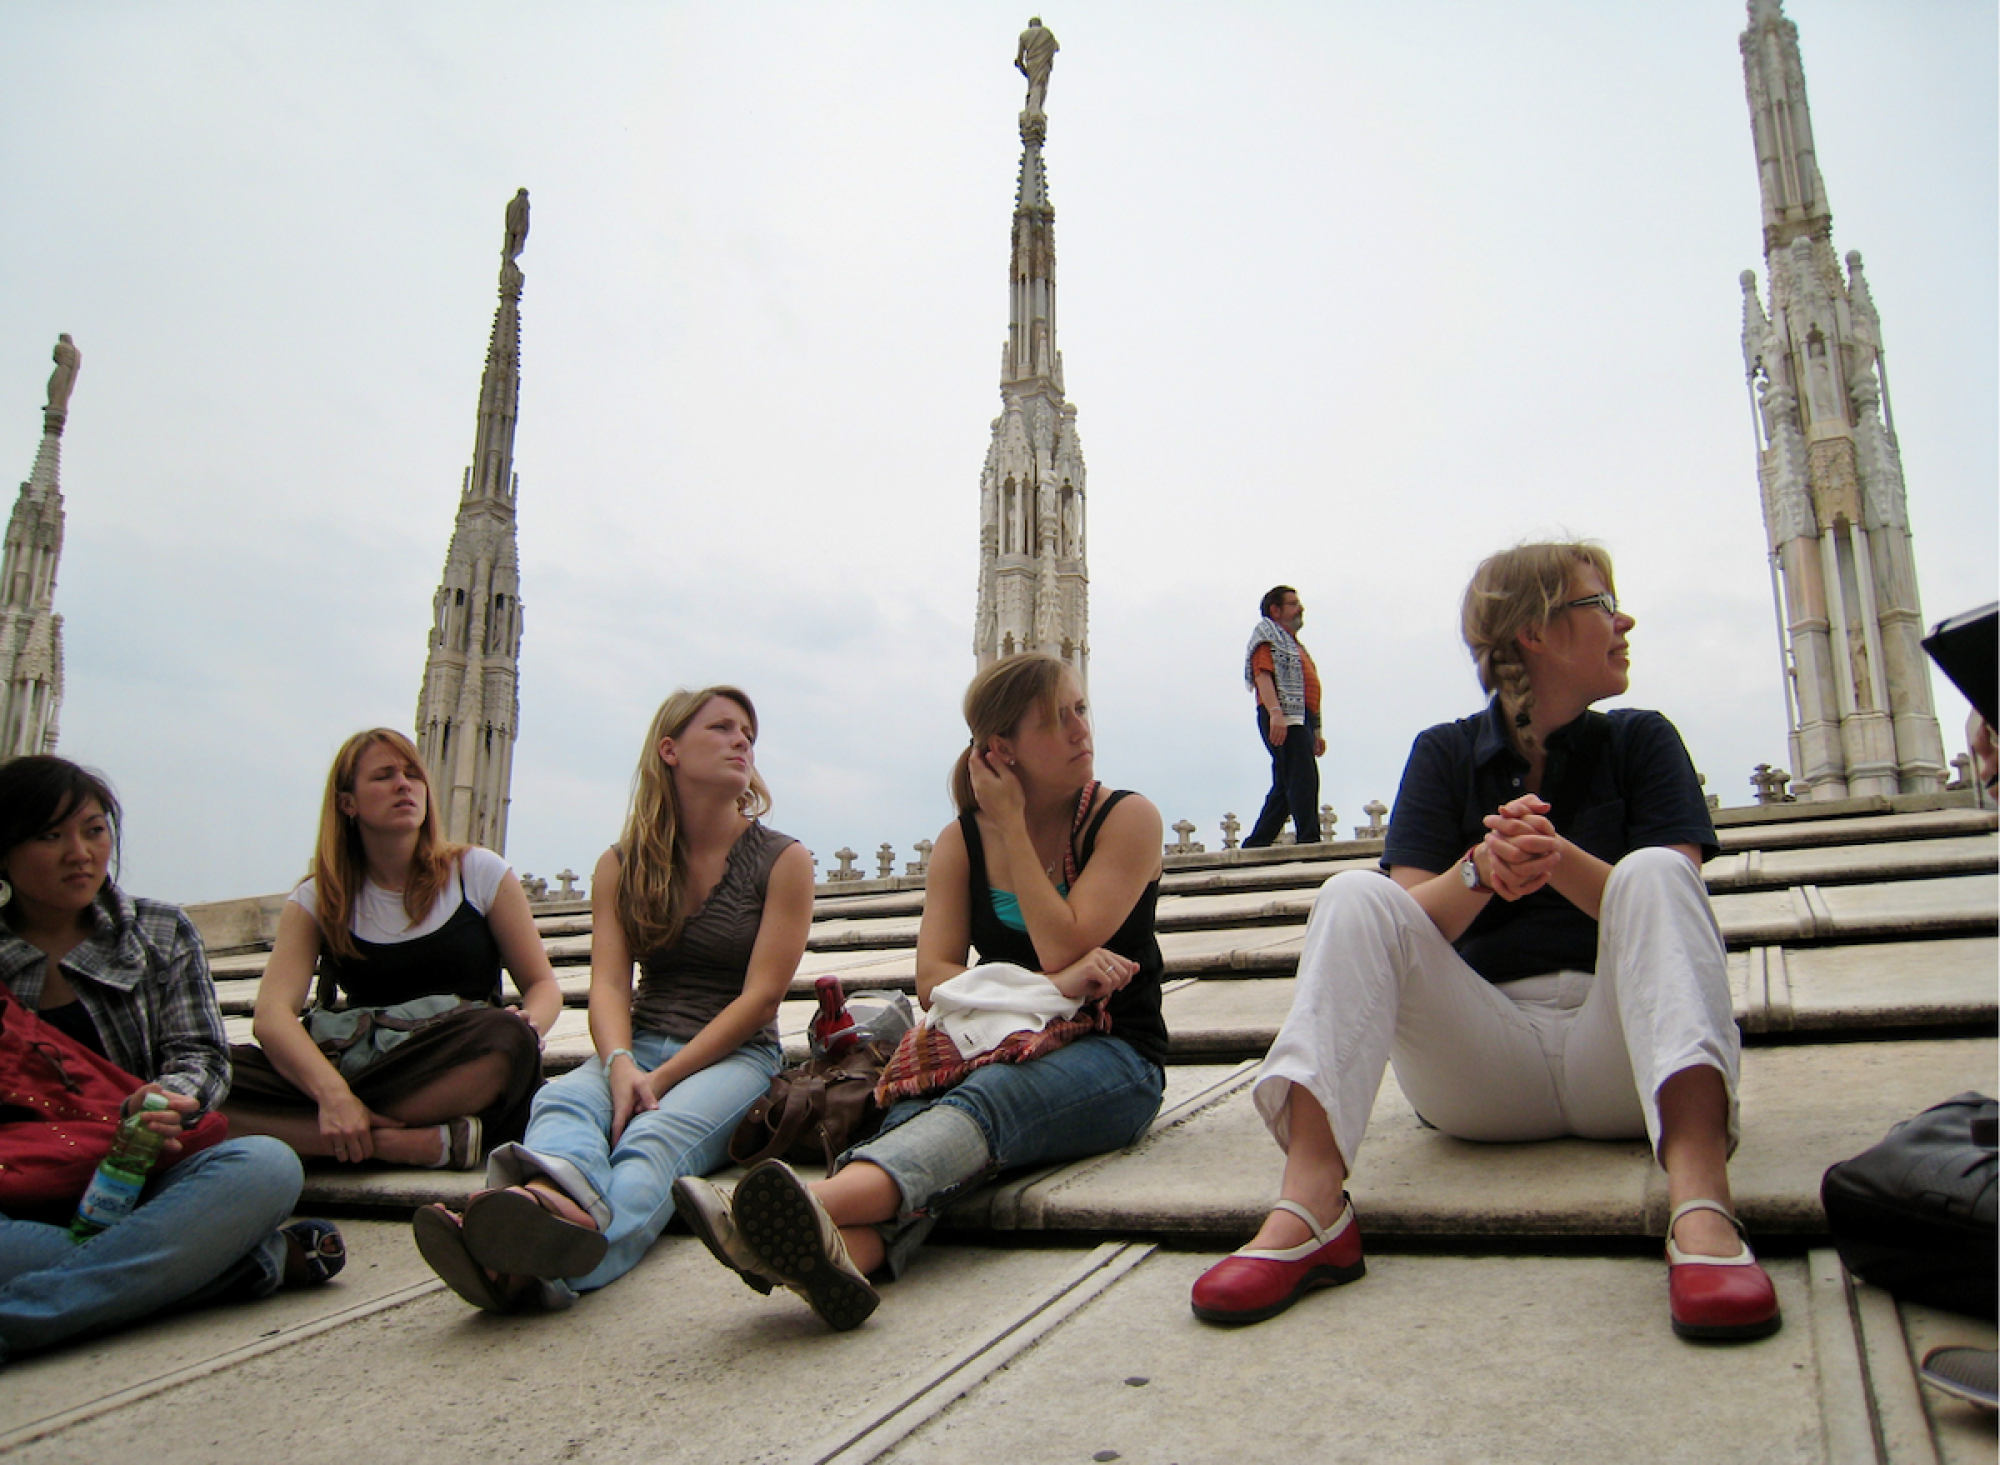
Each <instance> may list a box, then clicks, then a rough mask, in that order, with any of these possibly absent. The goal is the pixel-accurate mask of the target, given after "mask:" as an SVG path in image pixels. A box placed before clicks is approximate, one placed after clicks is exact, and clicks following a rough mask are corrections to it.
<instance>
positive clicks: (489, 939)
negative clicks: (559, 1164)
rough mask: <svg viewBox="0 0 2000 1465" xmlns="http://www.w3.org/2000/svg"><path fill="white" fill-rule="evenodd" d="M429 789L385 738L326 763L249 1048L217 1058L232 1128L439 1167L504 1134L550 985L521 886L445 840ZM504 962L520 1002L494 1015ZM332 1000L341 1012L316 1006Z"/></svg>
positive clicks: (477, 853) (519, 1121) (510, 1130)
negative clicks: (313, 993)
mask: <svg viewBox="0 0 2000 1465" xmlns="http://www.w3.org/2000/svg"><path fill="white" fill-rule="evenodd" d="M430 793H431V790H430V779H429V778H428V777H427V776H426V774H425V772H424V765H423V760H422V759H421V758H420V757H419V756H418V754H417V750H416V747H415V745H414V744H412V743H411V742H410V740H409V739H408V738H406V737H404V736H403V734H401V733H399V732H394V731H392V730H391V729H389V728H381V727H378V728H372V729H370V730H369V731H367V732H362V733H356V734H355V735H354V736H353V737H351V738H349V739H348V740H347V742H346V743H345V744H344V745H342V747H341V750H340V753H339V754H338V756H336V757H335V759H334V761H333V770H332V772H331V773H329V774H328V775H327V781H326V798H325V801H324V803H323V805H322V806H321V809H320V827H319V846H318V848H317V849H316V850H315V852H314V855H313V865H312V877H311V878H310V879H308V880H306V881H305V882H304V883H303V884H301V885H300V886H299V887H298V889H296V890H294V891H293V892H292V896H291V899H290V900H288V901H286V902H285V908H284V911H283V913H282V914H281V915H280V916H279V918H278V939H277V942H276V944H275V945H274V946H273V948H272V951H271V960H270V963H269V965H267V966H266V967H265V968H264V980H263V982H262V984H261V985H260V986H259V987H258V989H257V1012H256V1018H255V1022H254V1027H253V1031H254V1032H255V1034H256V1037H257V1042H256V1044H247V1043H246V1044H238V1045H237V1046H236V1047H235V1048H234V1049H233V1050H232V1054H231V1056H232V1059H233V1061H234V1064H235V1069H236V1078H235V1083H234V1085H233V1086H232V1088H231V1089H230V1094H229V1102H228V1104H227V1105H226V1106H225V1108H224V1112H226V1113H227V1114H228V1115H229V1119H230V1123H231V1125H232V1126H233V1127H234V1129H235V1131H236V1132H237V1133H239V1134H269V1135H274V1136H276V1137H277V1138H279V1139H281V1140H284V1141H285V1142H286V1143H287V1144H289V1145H291V1146H292V1148H293V1149H295V1150H297V1151H298V1152H299V1154H301V1155H303V1156H308V1157H314V1156H317V1157H323V1158H324V1157H330V1158H332V1159H335V1160H341V1161H345V1162H348V1163H354V1162H357V1161H361V1160H379V1161H386V1162H388V1163H390V1164H397V1165H426V1166H433V1167H444V1166H449V1167H451V1168H453V1169H470V1168H472V1167H474V1166H475V1165H477V1164H478V1163H479V1160H480V1156H481V1153H482V1150H483V1146H484V1144H485V1143H492V1142H495V1141H500V1140H506V1139H512V1138H517V1137H518V1136H519V1135H520V1133H521V1130H522V1128H523V1127H524V1126H525V1124H526V1122H527V1112H528V1101H529V1099H530V1098H532V1097H533V1095H534V1092H535V1090H536V1089H537V1088H538V1087H540V1085H541V1080H542V1064H541V1040H542V1038H543V1037H545V1036H546V1035H547V1033H548V1030H549V1028H550V1027H551V1026H553V1025H554V1023H555V1020H556V1017H557V1016H558V1014H560V1013H561V1011H562V991H561V989H560V988H559V987H558V986H557V985H556V979H555V973H554V972H553V971H552V970H551V969H550V967H549V960H548V956H547V954H546V953H545V952H544V951H543V949H542V943H541V938H540V936H538V935H537V934H536V931H535V923H534V918H533V917H532V916H531V915H530V914H529V911H528V898H527V896H526V894H524V893H523V891H522V889H521V882H520V880H519V879H517V878H516V877H515V875H514V873H513V871H512V870H511V869H509V868H508V865H507V862H506V861H505V860H503V859H501V858H500V856H498V855H496V854H494V853H493V852H492V851H491V850H485V849H480V848H478V847H477V846H468V845H458V844H450V843H447V842H446V841H445V839H444V837H443V835H442V833H441V831H440V828H439V822H438V814H437V807H436V805H435V803H434V802H433V801H432V799H431V796H430ZM503 964H504V965H505V966H506V968H507V970H508V971H509V972H510V973H511V974H512V976H513V978H514V985H515V986H516V987H517V988H518V989H519V990H520V994H521V1005H520V1007H519V1008H503V1007H501V1006H499V1005H498V1002H499V997H500V968H501V966H502V965H503ZM315 966H317V967H318V969H319V974H320V983H319V995H318V1005H317V1008H316V1010H315V1011H314V1012H313V1013H312V1014H311V1016H310V1021H311V1022H312V1023H313V1025H314V1029H313V1030H309V1029H308V1027H307V1025H306V1023H304V1022H301V1021H300V1017H299V1014H300V1011H301V1009H303V1008H304V1007H305V1005H306V999H307V989H308V988H309V987H310V986H311V984H312V978H313V971H314V968H315ZM336 997H338V998H344V999H345V1001H346V1004H347V1010H346V1013H345V1014H338V1013H334V1012H332V1011H330V1009H331V1008H332V1007H333V1004H334V1001H335V999H336ZM357 1009H367V1010H368V1011H369V1013H370V1014H371V1020H370V1021H368V1022H361V1021H358V1020H357V1018H356V1016H355V1014H356V1010H357ZM402 1027H409V1028H410V1029H411V1030H410V1031H408V1033H407V1035H406V1036H401V1037H400V1041H395V1042H394V1043H393V1045H391V1044H390V1043H386V1042H383V1041H382V1038H383V1035H384V1034H397V1033H398V1029H399V1028H402ZM357 1033H358V1034H359V1036H360V1041H359V1042H358V1043H355V1044H353V1045H351V1046H349V1047H347V1048H346V1049H345V1050H343V1049H341V1048H340V1046H339V1044H340V1042H341V1041H342V1040H343V1039H345V1038H347V1037H351V1036H354V1035H355V1034H357ZM356 1049H359V1050H360V1051H358V1052H357V1051H356ZM330 1054H331V1055H332V1056H330Z"/></svg>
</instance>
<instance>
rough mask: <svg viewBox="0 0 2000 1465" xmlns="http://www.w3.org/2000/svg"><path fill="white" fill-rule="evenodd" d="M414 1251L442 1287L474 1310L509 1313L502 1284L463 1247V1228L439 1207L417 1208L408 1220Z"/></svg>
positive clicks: (505, 1290)
mask: <svg viewBox="0 0 2000 1465" xmlns="http://www.w3.org/2000/svg"><path fill="white" fill-rule="evenodd" d="M410 1229H411V1230H412V1231H413V1232H414V1233H415V1234H416V1240H417V1252H418V1254H419V1255H420V1256H422V1257H423V1259H424V1262H425V1264H426V1265H428V1266H429V1267H430V1269H431V1270H432V1271H433V1272H436V1273H437V1274H438V1277H439V1279H440V1280H441V1281H443V1283H444V1284H445V1286H447V1287H449V1288H451V1290H452V1291H454V1292H456V1293H457V1294H458V1295H459V1296H460V1297H461V1298H463V1299H464V1300H465V1301H467V1302H469V1303H471V1304H472V1305H473V1306H474V1307H477V1308H482V1309H484V1310H485V1311H487V1312H512V1311H513V1310H514V1307H513V1302H512V1299H510V1298H509V1297H508V1295H507V1289H506V1286H505V1283H504V1282H503V1281H502V1280H501V1279H499V1278H496V1277H494V1276H493V1275H492V1274H490V1273H489V1272H488V1271H487V1270H486V1268H484V1267H482V1266H481V1265H480V1264H479V1262H478V1261H477V1260H476V1259H475V1258H474V1257H473V1255H472V1252H471V1250H470V1249H469V1248H468V1247H467V1246H466V1244H465V1228H464V1227H463V1226H461V1225H460V1224H459V1219H458V1217H457V1216H455V1215H453V1214H452V1213H451V1212H450V1211H448V1210H446V1209H445V1208H444V1207H443V1206H440V1205H429V1206H423V1207H421V1208H420V1209H419V1210H418V1211H417V1213H416V1215H415V1216H413V1217H411V1218H410Z"/></svg>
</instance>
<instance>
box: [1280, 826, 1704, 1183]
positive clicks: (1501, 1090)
mask: <svg viewBox="0 0 2000 1465" xmlns="http://www.w3.org/2000/svg"><path fill="white" fill-rule="evenodd" d="M1740 1047H1741V1045H1740V1040H1739V1038H1738V1035H1737V1031H1736V1023H1735V1019H1734V1016H1733V1014H1732V1012H1731V1008H1730V999H1729V974H1728V968H1727V965H1726V958H1725V955H1724V950H1723V944H1722V932H1721V930H1720V929H1719V928H1718V927H1717V926H1716V924H1715V916H1714V914H1713V912H1711V911H1710V910H1709V905H1708V892H1707V890H1706V888H1705V887H1704V886H1703V885H1702V882H1701V875H1700V872H1699V871H1697V870H1696V869H1695V866H1694V864H1693V862H1692V861H1690V860H1689V859H1688V858H1687V857H1686V856H1685V855H1682V854H1680V853H1679V852H1677V851H1675V850H1670V849H1663V848H1650V849H1641V850H1635V851H1633V852H1632V853H1631V854H1629V855H1627V856H1626V857H1625V858H1624V859H1622V860H1620V861H1619V862H1618V864H1617V865H1616V866H1615V867H1614V868H1613V869H1612V872H1611V878H1610V880H1609V881H1608V882H1607V883H1606V885H1605V887H1604V899H1603V901H1602V904H1601V908H1600V912H1599V921H1598V937H1597V973H1596V975H1595V976H1592V975H1591V974H1590V973H1588V972H1557V973H1555V974H1553V975H1550V976H1543V977H1527V978H1524V979H1522V980H1520V981H1514V982H1507V983H1504V984H1501V985H1495V984H1494V983H1492V982H1489V981H1487V980H1486V979H1485V978H1484V977H1482V976H1480V975H1479V974H1478V973H1477V972H1475V971H1474V970H1473V969H1472V968H1471V967H1469V966H1467V965H1466V964H1465V963H1464V962H1463V961H1462V960H1460V959H1459V955H1458V953H1457V952H1456V951H1454V950H1452V947H1451V944H1450V943H1449V942H1447V941H1446V940H1445V939H1444V936H1443V935H1442V934H1441V933H1440V932H1439V931H1438V928H1437V927H1436V925H1434V924H1433V923H1432V921H1431V918H1430V917H1429V916H1427V915H1425V914H1424V911H1423V907H1421V906H1419V905H1418V904H1417V902H1416V900H1415V899H1414V898H1413V897H1412V896H1411V895H1410V893H1409V892H1408V891H1406V890H1404V889H1403V888H1402V887H1401V886H1399V885H1397V884H1396V883H1395V881H1393V880H1390V879H1388V878H1387V877H1386V876H1383V875H1380V874H1377V873H1375V872H1373V871H1368V870H1352V871H1348V872H1346V873H1344V874H1340V875H1336V876H1334V877H1333V878H1332V879H1331V880H1328V881H1327V882H1326V884H1325V885H1323V886H1321V887H1320V892H1319V895H1318V897H1317V898H1316V899H1315V900H1314V902H1313V913H1312V920H1311V922H1310V923H1309V924H1308V925H1307V927H1306V937H1305V948H1304V950H1303V951H1302V952H1301V953H1300V956H1299V976H1298V991H1297V993H1296V994H1295V995H1294V996H1293V998H1292V1010H1291V1012H1290V1014H1289V1015H1288V1016H1287V1017H1286V1018H1285V1025H1284V1027H1283V1028H1282V1029H1280V1030H1279V1033H1278V1038H1277V1041H1276V1042H1275V1043H1273V1044H1272V1045H1271V1051H1270V1053H1269V1054H1268V1055H1267V1056H1266V1057H1265V1059H1264V1065H1263V1067H1262V1068H1261V1069H1260V1070H1259V1071H1258V1074H1257V1083H1256V1087H1255V1090H1254V1097H1255V1100H1256V1104H1257V1110H1258V1112H1259V1113H1260V1114H1262V1115H1263V1117H1264V1122H1265V1124H1267V1125H1269V1126H1270V1129H1271V1133H1272V1135H1273V1136H1275V1137H1276V1139H1277V1141H1278V1144H1279V1146H1280V1147H1281V1148H1285V1149H1289V1148H1290V1133H1289V1131H1290V1116H1289V1113H1288V1111H1287V1108H1286V1105H1287V1103H1288V1102H1289V1100H1290V1097H1291V1086H1292V1085H1293V1084H1299V1085H1301V1086H1303V1087H1304V1088H1306V1089H1307V1090H1308V1091H1309V1092H1310V1093H1311V1094H1312V1096H1313V1097H1314V1098H1316V1099H1318V1100H1319V1102H1320V1106H1321V1107H1322V1108H1324V1109H1325V1110H1326V1113H1327V1118H1328V1119H1329V1120H1331V1121H1332V1124H1333V1137H1334V1142H1335V1143H1336V1144H1338V1145H1339V1146H1340V1153H1341V1157H1342V1159H1343V1160H1345V1161H1346V1163H1347V1166H1348V1168H1349V1169H1350V1170H1352V1169H1353V1167H1354V1161H1355V1157H1356V1155H1357V1154H1358V1153H1359V1151H1360V1149H1361V1141H1362V1138H1363V1137H1364V1136H1365V1135H1366V1133H1367V1131H1368V1116H1369V1114H1370V1113H1371V1111H1372V1110H1373V1109H1374V1106H1375V1095H1376V1091H1377V1090H1378V1089H1379V1088H1380V1087H1381V1085H1382V1068H1383V1065H1384V1064H1385V1063H1388V1062H1393V1063H1394V1064H1395V1065H1396V1082H1397V1083H1399V1084H1400V1085H1401V1086H1402V1089H1403V1093H1404V1095H1405V1096H1406V1097H1407V1098H1408V1099H1409V1101H1410V1103H1411V1104H1412V1105H1413V1106H1414V1107H1415V1108H1416V1111H1417V1113H1419V1114H1420V1115H1422V1116H1423V1117H1424V1119H1425V1120H1426V1121H1428V1122H1429V1123H1431V1124H1433V1125H1436V1126H1437V1127H1438V1128H1439V1129H1441V1130H1443V1131H1444V1132H1445V1133H1446V1134H1450V1135H1455V1136H1457V1137H1458V1138H1460V1139H1468V1140H1487V1141H1495V1142H1518V1141H1522V1140H1537V1139H1553V1138H1556V1137H1557V1136H1560V1135H1579V1136H1582V1137H1583V1138H1586V1139H1636V1138H1637V1137H1638V1136H1640V1135H1641V1134H1643V1135H1645V1136H1646V1137H1647V1139H1648V1140H1649V1141H1651V1143H1652V1147H1653V1153H1654V1154H1655V1155H1658V1153H1659V1148H1660V1105H1659V1091H1660V1085H1661V1084H1663V1083H1665V1082H1666V1081H1667V1080H1668V1079H1669V1078H1672V1077H1673V1076H1674V1075H1675V1074H1677V1073H1680V1072H1681V1071H1683V1070H1684V1069H1689V1068H1694V1067H1696V1066H1699V1065H1707V1066H1708V1067H1710V1068H1714V1069H1716V1070H1718V1071H1719V1072H1720V1073H1721V1074H1722V1078H1723V1084H1724V1087H1725V1088H1726V1089H1727V1090H1728V1093H1729V1148H1730V1150H1731V1152H1732V1153H1733V1152H1734V1150H1735V1148H1736V1142H1737V1138H1738V1135H1739V1130H1738V1124H1737V1111H1736V1080H1737V1068H1738V1059H1739V1053H1740Z"/></svg>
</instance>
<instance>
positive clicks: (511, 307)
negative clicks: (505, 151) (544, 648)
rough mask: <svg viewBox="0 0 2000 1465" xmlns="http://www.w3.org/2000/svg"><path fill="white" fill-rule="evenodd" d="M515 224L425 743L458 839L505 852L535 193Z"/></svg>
mask: <svg viewBox="0 0 2000 1465" xmlns="http://www.w3.org/2000/svg"><path fill="white" fill-rule="evenodd" d="M506 224H507V229H506V237H505V239H504V241H503V243H502V244H501V248H500V303H499V305H498V307H497V308H496V309H495V310H494V312H493V334H492V338H491V339H490V341H489V342H488V344H487V348H486V369H485V371H484V373H483V374H482V375H481V377H480V379H479V417H478V424H477V427H476V429H475V431H474V434H473V446H472V463H471V465H470V466H469V467H467V469H466V470H465V477H464V480H463V482H462V484H461V486H460V490H459V500H458V522H457V523H456V525H454V527H453V529H452V533H451V546H450V548H449V549H448V550H447V551H446V552H445V564H444V577H443V579H442V581H441V582H440V583H439V585H438V592H437V595H436V597H435V598H434V599H433V601H432V603H431V633H430V656H429V659H428V660H427V661H426V663H425V665H424V685H423V690H422V692H421V693H420V694H419V696H418V700H417V746H418V748H419V749H420V750H421V751H422V753H423V755H424V763H425V765H426V766H427V767H428V768H429V770H430V775H431V792H432V797H434V798H436V799H437V800H438V802H439V815H440V817H441V818H442V819H443V821H444V826H445V832H446V834H447V836H448V837H449V838H451V839H454V840H463V841H467V842H469V843H472V844H481V845H485V846H486V847H487V848H489V849H492V850H496V851H501V852H504V851H505V850H506V847H507V806H508V802H509V795H508V790H509V788H510V787H511V785H512V781H513V772H514V739H515V737H516V736H517V734H518V732H519V727H520V719H521V699H520V654H521V625H522V617H521V600H520V570H519V563H518V559H517V555H516V549H515V525H514V499H515V493H516V491H517V489H518V488H519V484H518V483H517V481H516V479H515V475H514V426H515V420H516V418H517V417H518V416H519V413H520V405H521V362H520V357H521V285H522V276H521V267H520V265H518V264H517V263H516V261H517V260H518V259H519V258H520V255H521V251H522V249H523V248H524V247H525V246H526V244H527V239H528V190H527V189H525V188H523V189H521V190H520V191H519V192H518V193H516V194H515V195H514V198H513V200H512V201H511V202H510V203H509V204H508V205H507V220H506Z"/></svg>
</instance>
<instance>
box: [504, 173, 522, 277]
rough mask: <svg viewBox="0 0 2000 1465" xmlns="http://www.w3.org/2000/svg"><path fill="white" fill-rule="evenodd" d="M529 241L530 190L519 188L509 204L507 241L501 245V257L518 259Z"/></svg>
mask: <svg viewBox="0 0 2000 1465" xmlns="http://www.w3.org/2000/svg"><path fill="white" fill-rule="evenodd" d="M527 243H528V190H527V189H525V188H522V189H517V190H516V191H515V193H514V197H513V198H512V199H511V200H510V201H509V202H508V204H507V242H506V243H505V244H503V245H501V246H500V254H501V257H502V258H504V259H507V260H510V261H511V260H517V259H519V258H520V257H521V251H522V250H523V249H524V248H526V247H527Z"/></svg>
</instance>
